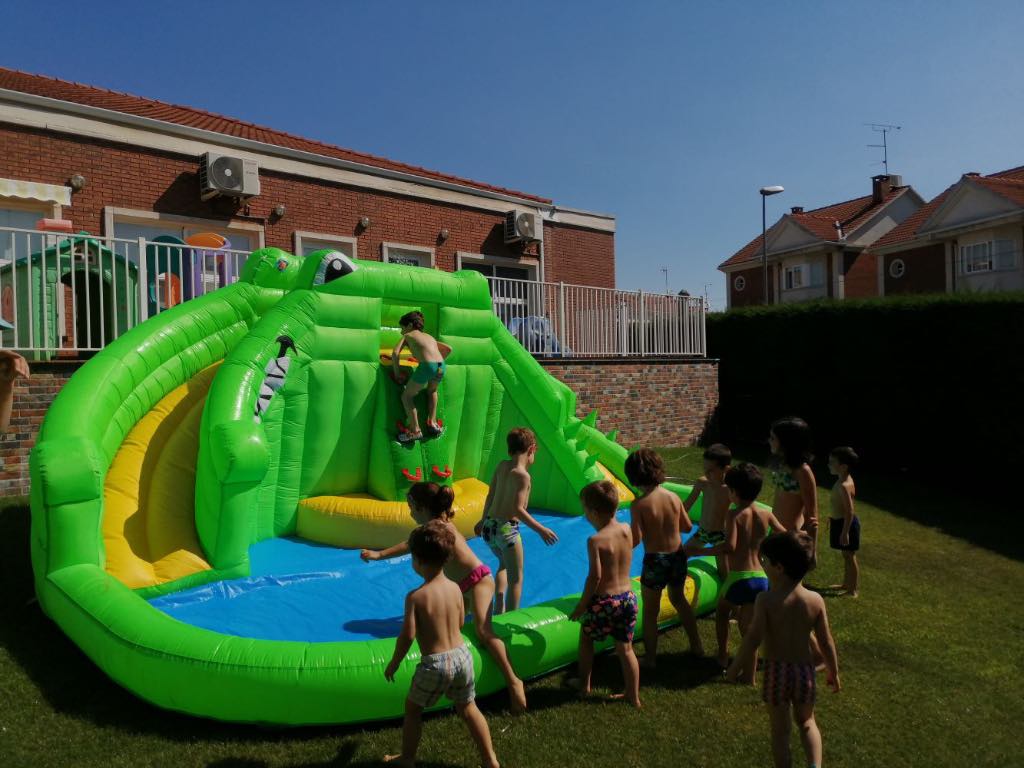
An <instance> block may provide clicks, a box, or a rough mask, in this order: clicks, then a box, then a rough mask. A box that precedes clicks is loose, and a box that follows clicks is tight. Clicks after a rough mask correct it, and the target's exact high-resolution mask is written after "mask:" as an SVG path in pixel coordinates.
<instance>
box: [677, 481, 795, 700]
mask: <svg viewBox="0 0 1024 768" xmlns="http://www.w3.org/2000/svg"><path fill="white" fill-rule="evenodd" d="M725 484H726V485H727V486H728V488H729V500H730V501H731V502H732V503H733V504H734V505H735V506H736V508H735V509H733V510H731V511H730V512H729V514H728V516H727V518H726V523H725V539H726V540H725V541H724V542H723V543H721V544H716V545H715V546H713V547H711V549H701V545H700V544H699V543H695V542H689V543H687V545H686V550H687V552H689V553H690V554H701V555H717V554H719V553H722V554H726V555H728V560H729V576H728V578H726V580H725V582H724V583H723V584H722V592H721V595H722V596H721V597H720V598H719V600H718V607H717V609H716V610H715V634H716V635H717V637H718V663H719V665H720V666H721V667H722V669H725V668H726V667H728V666H729V614H730V613H731V612H732V611H733V609H735V608H738V609H739V616H738V620H739V625H740V633H741V634H743V635H745V634H746V633H747V629H748V627H749V626H750V622H751V619H752V618H753V613H754V599H755V598H756V597H757V595H758V594H759V593H761V592H765V591H767V589H768V577H767V576H765V573H764V571H763V570H761V564H760V562H759V561H758V550H759V549H760V547H761V542H762V541H764V538H765V536H767V535H768V529H769V528H771V529H772V530H773V531H784V530H785V528H784V527H783V526H782V523H780V522H779V521H778V520H777V519H776V517H775V515H773V514H772V513H771V511H770V510H767V509H763V508H761V507H759V506H755V504H754V499H756V498H757V495H758V494H759V493H760V492H761V486H762V484H763V480H762V479H761V473H760V472H759V471H758V469H757V467H755V466H754V465H753V464H749V463H747V462H744V463H742V464H739V465H737V466H735V467H733V468H732V469H730V470H729V472H728V473H727V474H726V476H725ZM754 669H755V667H754V665H753V664H752V665H750V667H749V668H744V675H745V678H744V679H745V680H746V681H747V682H749V683H751V684H753V682H754Z"/></svg>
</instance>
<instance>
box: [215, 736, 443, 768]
mask: <svg viewBox="0 0 1024 768" xmlns="http://www.w3.org/2000/svg"><path fill="white" fill-rule="evenodd" d="M358 749H359V742H358V741H354V740H353V741H347V742H345V743H344V744H342V745H341V746H340V747H338V754H336V755H335V756H334V757H332V758H329V759H327V760H318V761H316V762H312V763H311V762H303V763H288V764H287V766H286V768H332V767H337V768H343V767H344V768H369V767H370V766H378V765H388V763H385V762H384V760H383V757H381V759H374V760H359V761H357V762H353V759H354V758H355V754H356V752H357V751H358ZM416 765H417V766H422V768H457V767H456V766H455V765H454V764H452V763H438V762H432V761H423V760H417V761H416ZM269 766H270V763H267V762H265V761H263V760H256V759H253V758H250V757H227V758H222V759H220V760H214V761H213V762H212V763H207V764H206V768H269Z"/></svg>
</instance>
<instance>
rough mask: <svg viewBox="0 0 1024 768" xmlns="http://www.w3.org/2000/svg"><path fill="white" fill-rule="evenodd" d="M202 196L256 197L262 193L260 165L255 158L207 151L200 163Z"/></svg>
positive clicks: (205, 197) (203, 197)
mask: <svg viewBox="0 0 1024 768" xmlns="http://www.w3.org/2000/svg"><path fill="white" fill-rule="evenodd" d="M199 188H200V197H201V198H202V199H203V200H209V199H210V198H211V197H217V196H218V195H223V196H225V197H255V196H256V195H258V194H259V193H260V167H259V165H258V164H257V163H256V161H255V160H243V159H242V158H240V157H231V156H230V155H221V154H218V153H216V152H207V153H206V154H205V155H203V159H202V162H201V163H200V164H199Z"/></svg>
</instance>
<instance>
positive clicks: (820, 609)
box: [727, 531, 839, 766]
mask: <svg viewBox="0 0 1024 768" xmlns="http://www.w3.org/2000/svg"><path fill="white" fill-rule="evenodd" d="M813 558H814V539H812V538H811V537H810V536H809V535H808V534H806V533H803V532H798V531H790V532H788V533H778V534H775V535H773V536H769V537H768V538H766V539H765V540H764V543H763V544H761V561H762V564H763V566H764V570H765V573H766V574H767V575H768V581H769V582H770V583H771V589H770V590H769V591H767V592H762V593H760V594H759V595H758V596H757V598H756V600H755V601H754V620H753V622H752V624H751V626H750V629H749V631H748V632H747V634H746V635H744V637H743V646H742V647H741V648H740V652H739V655H737V656H736V659H735V660H734V661H733V663H732V665H731V666H730V667H729V671H728V673H727V677H728V679H729V680H732V681H735V680H736V678H737V676H738V675H739V672H740V669H745V668H749V666H750V665H752V664H753V663H754V652H755V651H756V650H757V647H758V646H759V645H761V643H762V642H764V646H765V648H764V656H765V667H764V683H763V685H764V688H763V693H762V698H763V700H764V703H765V704H766V705H767V706H768V715H769V718H770V720H771V733H772V752H773V755H774V758H775V764H776V765H790V762H791V755H790V750H789V734H790V728H791V726H790V722H789V721H790V717H792V718H793V721H794V722H795V723H796V725H797V728H798V729H799V730H800V738H801V740H802V741H803V746H804V753H805V754H806V755H807V762H808V764H809V765H812V766H819V765H821V751H822V750H821V732H820V731H819V730H818V724H817V723H816V722H815V720H814V699H815V683H814V659H813V658H812V655H811V648H810V644H809V643H808V641H807V638H808V636H809V635H810V634H811V633H812V632H813V633H814V637H815V638H816V639H817V641H818V645H819V646H820V647H821V649H822V653H823V655H824V657H825V666H826V669H827V678H826V679H827V681H828V684H829V686H830V687H831V688H832V690H833V691H836V692H838V691H839V662H838V660H837V657H836V646H835V642H834V641H833V640H832V633H831V632H830V631H829V628H828V616H827V615H826V613H825V601H824V600H822V598H821V595H819V594H817V593H816V592H811V591H810V590H808V589H806V588H804V585H803V584H802V581H803V578H804V576H805V575H806V574H807V571H808V570H809V569H810V567H811V563H812V562H813Z"/></svg>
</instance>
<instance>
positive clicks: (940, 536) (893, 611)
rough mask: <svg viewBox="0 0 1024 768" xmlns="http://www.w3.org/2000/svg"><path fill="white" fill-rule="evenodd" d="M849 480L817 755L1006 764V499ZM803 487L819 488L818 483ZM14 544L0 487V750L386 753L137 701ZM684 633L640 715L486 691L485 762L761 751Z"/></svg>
mask: <svg viewBox="0 0 1024 768" xmlns="http://www.w3.org/2000/svg"><path fill="white" fill-rule="evenodd" d="M665 455H666V458H667V460H668V462H669V470H670V474H672V475H678V476H682V477H687V478H693V477H694V476H696V474H698V473H699V468H700V449H696V448H692V449H691V448H688V449H681V450H667V451H665ZM859 484H860V495H861V501H860V503H859V505H858V514H859V515H860V516H861V519H862V521H863V524H864V530H863V550H862V557H861V561H862V597H861V598H860V599H859V600H850V599H846V598H829V599H828V609H829V616H830V619H831V622H832V629H833V633H834V634H835V637H836V643H837V645H838V648H839V657H840V671H841V676H842V681H843V691H842V692H841V693H840V694H838V695H833V694H831V693H830V692H829V691H828V690H827V689H826V688H825V687H824V685H823V680H821V679H819V682H821V683H822V685H821V687H820V689H819V690H820V692H819V705H818V709H817V711H818V722H819V724H820V726H821V730H822V734H823V738H824V745H825V761H826V763H827V764H828V765H830V766H858V767H862V766H888V765H915V766H968V765H970V766H987V765H991V766H1006V765H1024V744H1022V742H1021V739H1020V736H1019V735H1018V733H1017V732H1016V728H1018V727H1022V724H1024V671H1022V670H1024V666H1022V658H1024V610H1022V608H1021V604H1020V600H1021V598H1022V597H1024V562H1022V561H1024V555H1022V552H1021V541H1022V539H1021V535H1022V533H1024V531H1022V526H1021V523H1020V521H1019V520H1018V518H1017V517H1016V515H1017V514H1019V513H1018V510H1015V509H1012V508H1009V507H1006V508H1001V507H1000V506H999V505H997V504H992V503H990V502H980V501H976V500H973V499H972V498H971V497H969V496H967V495H966V494H964V495H961V496H949V495H946V494H944V493H942V492H940V491H938V490H935V489H927V488H923V487H918V486H914V485H912V484H910V483H909V482H898V481H895V480H892V479H874V478H869V477H865V478H861V479H859ZM764 499H765V500H769V499H768V493H767V491H766V493H765V494H764ZM820 500H821V503H822V504H825V503H827V489H826V488H822V489H821V491H820ZM28 549H29V525H28V511H27V509H26V508H25V507H24V506H17V505H15V506H6V507H4V506H3V504H0V576H2V581H0V701H2V706H0V766H4V768H8V767H12V766H102V767H103V768H110V766H115V765H130V766H217V767H218V768H232V767H237V768H263V767H264V766H275V767H276V766H368V765H376V764H377V761H378V758H379V756H380V755H381V754H383V753H385V752H391V751H396V750H397V748H398V746H399V735H400V723H387V724H384V725H375V726H362V727H332V728H325V727H321V728H295V729H270V728H261V727H255V726H240V725H229V724H223V723H217V722H213V721H208V720H200V719H196V718H191V717H185V716H182V715H177V714H173V713H169V712H164V711H162V710H158V709H155V708H154V707H152V706H150V705H149V704H146V703H145V702H142V701H140V700H138V699H136V698H135V697H134V696H132V695H131V694H129V693H127V692H126V691H124V690H122V689H121V688H119V687H118V686H117V685H115V684H114V683H112V682H110V681H109V680H108V679H107V678H106V677H105V676H104V675H103V674H102V673H100V672H99V671H98V670H97V669H96V668H95V667H94V666H93V665H92V664H91V663H90V662H89V661H88V660H87V659H86V658H85V657H84V656H83V655H82V654H81V653H80V652H79V651H78V650H77V648H76V647H75V646H74V645H73V644H72V643H71V642H70V641H68V640H67V639H66V638H65V637H64V636H63V634H61V633H60V631H59V630H57V629H56V627H55V626H54V625H53V624H52V623H51V622H50V621H49V620H48V619H47V618H46V617H45V616H43V614H42V612H41V611H40V609H39V606H38V605H37V604H36V603H35V602H34V601H33V600H32V597H33V590H32V580H31V570H30V565H29V558H28ZM833 555H835V556H833ZM527 578H529V568H527ZM582 578H583V574H581V582H582ZM840 578H841V562H840V558H839V557H838V555H837V554H836V553H833V552H831V550H828V549H825V550H824V553H823V561H822V564H821V567H820V568H819V569H818V571H816V572H815V573H813V574H812V578H811V579H810V580H809V581H810V583H811V584H812V585H828V584H832V583H836V582H838V581H839V580H840ZM700 629H701V634H702V637H703V639H704V643H705V645H706V646H707V647H708V648H713V647H714V626H713V623H712V621H711V620H710V619H702V620H701V621H700ZM734 634H735V632H734ZM734 642H736V640H735V639H734ZM685 645H686V642H685V639H684V638H683V637H682V633H681V632H680V631H679V630H672V631H669V632H668V633H667V634H666V635H665V636H664V637H663V640H662V644H661V646H660V648H659V650H660V653H659V658H660V661H659V669H658V672H657V673H656V674H652V675H648V676H646V677H644V678H643V679H642V681H641V697H642V699H643V701H644V705H645V708H644V710H643V711H642V712H635V711H633V710H631V709H629V708H628V707H626V706H625V705H622V704H611V703H604V702H597V703H594V702H581V701H578V700H576V699H575V698H574V697H573V696H572V695H571V694H570V693H569V692H568V691H566V690H565V689H564V688H563V687H562V682H563V680H564V678H565V676H566V673H564V672H559V673H555V674H552V675H549V676H548V677H546V678H544V679H541V680H538V681H535V682H533V683H531V684H530V685H529V687H528V695H529V697H530V703H531V707H532V709H531V712H530V714H528V715H526V716H525V717H521V718H512V717H510V716H509V715H507V714H506V712H505V711H504V705H505V698H504V697H503V696H493V697H488V698H486V699H483V700H482V701H481V706H482V709H483V710H484V713H485V714H486V716H487V718H488V721H489V723H490V727H491V733H492V735H493V738H494V744H495V748H496V750H497V753H498V757H499V759H501V760H502V761H503V763H504V764H506V765H509V766H561V765H580V766H594V765H615V766H708V767H709V768H713V767H715V766H721V767H722V768H741V767H743V766H755V765H758V766H761V765H769V764H770V763H771V757H770V752H769V747H768V729H767V718H766V715H765V713H764V711H763V705H762V704H761V703H760V696H759V693H758V692H755V691H754V690H753V689H751V688H745V687H740V686H733V685H727V684H725V683H723V682H720V680H719V679H718V675H717V673H716V671H715V667H714V664H713V662H702V661H700V660H695V659H692V658H690V657H687V656H684V655H683V650H684V648H685ZM597 682H598V684H599V685H601V686H603V687H605V688H609V689H610V688H614V687H616V686H618V685H619V671H618V664H617V662H616V660H615V658H614V657H613V656H605V657H602V658H601V659H600V660H599V662H598V665H597ZM794 746H795V747H796V749H797V753H798V754H799V746H798V743H797V742H796V741H794ZM420 757H421V764H422V765H425V766H469V765H476V764H477V763H476V754H475V751H474V750H473V748H472V745H471V743H470V741H469V737H468V736H467V734H466V732H465V729H464V728H463V726H462V723H461V721H459V720H458V718H456V717H454V716H453V715H438V716H434V717H430V718H427V721H426V723H425V727H424V736H423V742H422V745H421V747H420ZM794 764H795V765H801V764H802V763H801V762H800V760H799V759H798V760H796V761H795V763H794Z"/></svg>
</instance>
